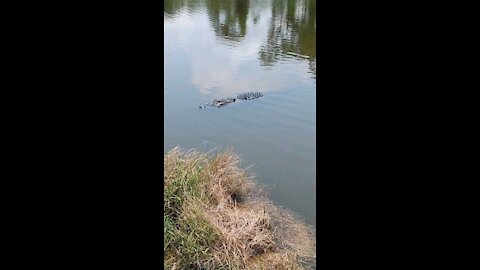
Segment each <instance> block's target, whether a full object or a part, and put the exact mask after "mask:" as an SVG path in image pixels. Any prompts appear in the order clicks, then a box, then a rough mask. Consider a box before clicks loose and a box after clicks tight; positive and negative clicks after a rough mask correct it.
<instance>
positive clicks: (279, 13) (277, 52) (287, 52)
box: [259, 0, 317, 77]
mask: <svg viewBox="0 0 480 270" xmlns="http://www.w3.org/2000/svg"><path fill="white" fill-rule="evenodd" d="M259 54H260V61H261V63H262V65H265V66H273V65H274V64H275V63H276V62H277V61H278V60H279V59H281V58H285V57H294V58H299V59H308V61H309V67H310V71H311V72H312V73H313V75H314V77H316V58H317V54H316V1H315V0H274V1H272V20H271V22H270V29H269V30H268V37H267V42H266V44H264V45H263V46H261V48H260V52H259Z"/></svg>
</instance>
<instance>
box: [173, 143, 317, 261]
mask: <svg viewBox="0 0 480 270" xmlns="http://www.w3.org/2000/svg"><path fill="white" fill-rule="evenodd" d="M238 164H239V157H238V155H236V154H235V153H233V152H229V151H226V152H222V153H218V154H216V155H210V156H209V155H206V154H202V153H200V152H197V151H188V152H182V151H180V150H179V149H178V148H175V149H173V150H172V151H170V152H168V153H167V154H165V155H164V168H165V171H164V237H165V240H164V254H165V255H164V267H165V269H310V268H312V267H314V265H315V264H316V254H315V246H316V240H315V232H314V230H313V229H312V228H311V226H309V225H307V224H305V223H304V222H302V221H300V220H299V219H298V218H297V217H295V216H294V215H293V214H292V213H291V212H289V211H288V210H285V209H283V208H280V207H277V206H275V205H273V203H272V202H271V201H270V200H268V199H267V197H266V196H265V195H264V194H263V192H262V191H261V189H260V188H259V187H258V186H257V185H256V184H255V183H254V181H253V176H252V175H251V174H249V173H248V172H247V171H246V170H244V169H241V168H240V167H239V165H238Z"/></svg>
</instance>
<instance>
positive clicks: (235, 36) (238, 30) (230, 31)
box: [207, 0, 250, 41]
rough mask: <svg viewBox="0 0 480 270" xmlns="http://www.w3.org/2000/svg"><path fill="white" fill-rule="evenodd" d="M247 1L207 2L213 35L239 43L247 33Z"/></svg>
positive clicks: (213, 0)
mask: <svg viewBox="0 0 480 270" xmlns="http://www.w3.org/2000/svg"><path fill="white" fill-rule="evenodd" d="M249 6H250V2H249V1H236V0H225V1H218V0H207V12H208V16H209V18H210V22H211V23H212V28H213V30H214V31H215V34H216V35H217V36H219V37H222V38H225V39H227V40H231V41H241V40H242V38H243V37H244V36H245V34H246V33H247V18H248V11H249Z"/></svg>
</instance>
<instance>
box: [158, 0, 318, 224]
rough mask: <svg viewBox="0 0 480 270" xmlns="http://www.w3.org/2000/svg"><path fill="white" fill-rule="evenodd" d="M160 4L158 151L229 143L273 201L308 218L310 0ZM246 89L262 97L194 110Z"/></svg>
mask: <svg viewBox="0 0 480 270" xmlns="http://www.w3.org/2000/svg"><path fill="white" fill-rule="evenodd" d="M164 3H165V4H164V7H165V11H164V56H165V62H164V78H165V82H164V98H165V99H164V100H165V101H164V102H165V103H164V113H165V118H164V120H165V121H164V127H165V133H164V136H165V140H164V146H165V149H171V148H173V147H175V146H177V145H180V146H181V147H183V148H185V149H190V148H197V149H201V150H205V151H208V150H211V149H212V148H215V147H219V148H222V147H233V148H234V149H235V150H238V152H239V154H240V155H241V156H242V159H243V160H244V161H245V163H244V164H245V165H246V166H249V165H252V164H255V174H256V175H257V176H258V177H257V178H256V179H257V180H258V181H259V182H260V183H261V184H265V185H266V186H268V187H269V188H271V189H272V193H271V198H272V199H273V200H275V202H276V203H278V204H279V205H282V206H285V207H287V208H289V209H291V210H293V211H295V212H296V213H298V214H300V215H302V217H304V218H306V219H307V220H308V221H309V222H310V223H312V224H314V223H315V211H316V210H315V207H314V205H315V178H316V177H315V174H316V172H315V155H314V154H315V149H316V141H315V128H316V119H315V110H316V103H315V98H316V91H315V84H316V78H315V72H316V71H315V70H316V69H315V66H316V50H315V38H316V14H315V12H316V11H315V8H316V6H315V5H316V4H315V1H313V0H272V1H270V0H250V1H247V0H166V1H165V2H164ZM250 91H261V92H264V93H266V94H265V97H264V98H262V99H258V100H256V101H254V102H243V103H242V102H238V103H235V104H232V105H229V106H227V107H226V108H222V109H221V110H203V111H201V112H200V111H199V109H198V105H200V104H205V103H207V102H210V101H211V100H212V99H214V98H219V97H220V98H221V97H228V96H232V95H234V94H238V93H242V92H250ZM241 103H242V104H241ZM205 142H208V145H207V144H206V143H205Z"/></svg>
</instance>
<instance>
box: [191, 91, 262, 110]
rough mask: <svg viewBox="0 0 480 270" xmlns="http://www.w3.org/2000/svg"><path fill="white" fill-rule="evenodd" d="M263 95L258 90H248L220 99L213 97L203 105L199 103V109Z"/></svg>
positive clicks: (219, 106) (218, 106)
mask: <svg viewBox="0 0 480 270" xmlns="http://www.w3.org/2000/svg"><path fill="white" fill-rule="evenodd" d="M261 97H263V94H262V93H260V92H250V93H244V94H240V95H237V96H235V97H229V98H221V99H214V100H213V101H212V102H210V103H207V104H205V105H200V106H199V108H200V109H205V108H207V107H217V108H221V107H223V106H226V105H228V104H230V103H233V102H235V101H237V99H240V100H252V99H257V98H261Z"/></svg>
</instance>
